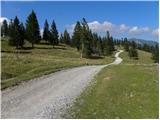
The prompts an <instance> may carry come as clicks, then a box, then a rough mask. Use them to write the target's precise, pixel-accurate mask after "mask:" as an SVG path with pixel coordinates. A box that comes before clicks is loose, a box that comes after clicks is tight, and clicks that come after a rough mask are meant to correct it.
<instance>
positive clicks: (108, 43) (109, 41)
mask: <svg viewBox="0 0 160 120" xmlns="http://www.w3.org/2000/svg"><path fill="white" fill-rule="evenodd" d="M113 51H114V42H113V38H112V37H111V36H110V33H109V31H107V35H106V37H105V40H104V54H105V55H111V54H112V52H113Z"/></svg>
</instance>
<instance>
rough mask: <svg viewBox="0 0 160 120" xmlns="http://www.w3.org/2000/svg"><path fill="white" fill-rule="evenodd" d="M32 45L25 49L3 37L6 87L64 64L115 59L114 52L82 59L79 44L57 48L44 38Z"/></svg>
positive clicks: (4, 83) (3, 65)
mask: <svg viewBox="0 0 160 120" xmlns="http://www.w3.org/2000/svg"><path fill="white" fill-rule="evenodd" d="M30 47H31V45H30V44H29V43H26V44H25V49H24V50H17V49H15V47H11V46H9V45H8V41H7V39H4V40H2V41H1V54H2V57H1V61H2V62H1V72H2V74H1V76H2V82H1V85H2V86H1V87H2V89H4V88H7V87H10V86H14V85H17V84H19V83H21V82H22V81H26V80H30V79H33V78H36V77H39V76H42V75H46V74H49V73H52V72H55V71H58V70H62V69H64V68H70V67H75V66H81V65H93V64H107V63H110V62H112V61H113V59H114V57H113V56H112V57H104V58H99V59H85V58H83V59H80V53H79V52H77V50H76V49H75V48H72V47H70V46H67V45H64V44H60V45H59V46H54V48H53V46H51V45H47V44H45V42H44V43H41V44H38V45H35V49H31V48H30Z"/></svg>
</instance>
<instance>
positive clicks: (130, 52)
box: [129, 47, 138, 59]
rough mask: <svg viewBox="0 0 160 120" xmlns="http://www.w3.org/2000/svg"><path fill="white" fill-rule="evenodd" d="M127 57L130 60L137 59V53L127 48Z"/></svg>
mask: <svg viewBox="0 0 160 120" xmlns="http://www.w3.org/2000/svg"><path fill="white" fill-rule="evenodd" d="M129 57H130V58H132V59H138V51H137V50H136V49H134V48H133V47H131V48H129Z"/></svg>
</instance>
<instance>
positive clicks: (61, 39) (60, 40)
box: [59, 33, 64, 43]
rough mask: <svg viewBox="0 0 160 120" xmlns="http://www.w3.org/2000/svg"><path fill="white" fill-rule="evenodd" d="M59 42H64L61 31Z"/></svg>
mask: <svg viewBox="0 0 160 120" xmlns="http://www.w3.org/2000/svg"><path fill="white" fill-rule="evenodd" d="M59 42H60V43H64V38H63V34H62V33H61V35H60V38H59Z"/></svg>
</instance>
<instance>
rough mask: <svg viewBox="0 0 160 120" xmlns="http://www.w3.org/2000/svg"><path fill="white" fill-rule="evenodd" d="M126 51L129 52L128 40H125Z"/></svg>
mask: <svg viewBox="0 0 160 120" xmlns="http://www.w3.org/2000/svg"><path fill="white" fill-rule="evenodd" d="M124 49H125V51H127V52H128V51H129V42H128V40H127V38H124Z"/></svg>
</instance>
